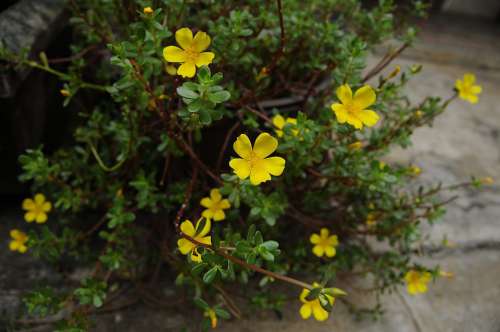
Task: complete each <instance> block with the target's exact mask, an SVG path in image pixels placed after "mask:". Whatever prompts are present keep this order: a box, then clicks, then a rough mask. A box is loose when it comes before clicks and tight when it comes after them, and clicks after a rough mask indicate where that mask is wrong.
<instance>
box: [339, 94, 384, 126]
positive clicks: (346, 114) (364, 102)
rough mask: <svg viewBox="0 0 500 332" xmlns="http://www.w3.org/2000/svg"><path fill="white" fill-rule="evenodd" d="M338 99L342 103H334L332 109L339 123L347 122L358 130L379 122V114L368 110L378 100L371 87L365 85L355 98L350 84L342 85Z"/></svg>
mask: <svg viewBox="0 0 500 332" xmlns="http://www.w3.org/2000/svg"><path fill="white" fill-rule="evenodd" d="M337 98H338V99H339V100H340V103H333V104H332V105H331V108H332V111H333V112H334V113H335V116H336V117H337V121H338V122H339V123H345V122H347V123H348V124H350V125H351V126H354V128H356V129H362V128H363V125H366V126H368V127H372V126H374V125H375V124H376V123H377V122H378V120H379V116H378V114H377V113H375V112H374V111H372V110H369V109H366V108H367V107H369V106H371V105H373V104H374V103H375V100H376V99H377V96H376V95H375V91H373V89H372V87H371V86H369V85H365V86H363V87H361V88H359V89H358V90H356V92H355V93H354V96H353V95H352V90H351V87H350V86H349V85H348V84H344V85H341V86H340V87H339V88H338V89H337Z"/></svg>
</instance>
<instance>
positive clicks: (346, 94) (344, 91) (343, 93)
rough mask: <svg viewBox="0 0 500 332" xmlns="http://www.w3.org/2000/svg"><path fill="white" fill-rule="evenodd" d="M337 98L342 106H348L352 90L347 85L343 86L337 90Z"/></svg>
mask: <svg viewBox="0 0 500 332" xmlns="http://www.w3.org/2000/svg"><path fill="white" fill-rule="evenodd" d="M336 93H337V98H338V99H339V100H340V101H341V102H342V104H349V103H350V102H351V101H352V90H351V87H350V86H349V84H343V85H341V86H339V87H338V88H337V91H336Z"/></svg>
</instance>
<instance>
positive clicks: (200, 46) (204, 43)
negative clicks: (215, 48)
mask: <svg viewBox="0 0 500 332" xmlns="http://www.w3.org/2000/svg"><path fill="white" fill-rule="evenodd" d="M192 45H193V48H194V49H195V50H196V51H197V52H203V51H204V50H206V49H207V48H208V46H210V36H209V35H207V34H206V33H205V32H203V31H198V32H197V33H196V35H195V36H194V39H193V44H192Z"/></svg>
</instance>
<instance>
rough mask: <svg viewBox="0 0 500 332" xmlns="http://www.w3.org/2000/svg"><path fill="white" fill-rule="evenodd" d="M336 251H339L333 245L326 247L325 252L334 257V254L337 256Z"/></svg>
mask: <svg viewBox="0 0 500 332" xmlns="http://www.w3.org/2000/svg"><path fill="white" fill-rule="evenodd" d="M336 253H337V250H335V248H334V247H332V246H328V247H325V254H326V256H327V257H333V256H335V254H336Z"/></svg>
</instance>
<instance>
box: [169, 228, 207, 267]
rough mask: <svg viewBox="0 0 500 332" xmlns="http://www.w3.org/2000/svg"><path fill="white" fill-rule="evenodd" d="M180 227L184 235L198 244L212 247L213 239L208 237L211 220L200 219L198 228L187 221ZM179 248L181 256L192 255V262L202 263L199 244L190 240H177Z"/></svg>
mask: <svg viewBox="0 0 500 332" xmlns="http://www.w3.org/2000/svg"><path fill="white" fill-rule="evenodd" d="M180 227H181V232H182V233H183V234H185V235H187V236H189V237H191V238H192V239H193V240H195V241H196V242H199V243H203V244H206V245H212V237H211V236H210V235H208V236H207V234H208V233H209V232H210V228H211V223H210V220H209V219H205V220H203V218H200V219H199V220H198V222H196V227H195V226H193V223H192V222H191V221H189V220H185V221H183V222H182V223H181V226H180ZM177 247H178V248H179V251H180V252H181V254H183V255H188V254H191V260H192V261H193V262H197V263H199V262H201V255H200V253H199V252H198V250H197V248H198V244H196V243H193V242H192V241H191V240H190V239H185V238H182V239H179V240H177Z"/></svg>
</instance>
